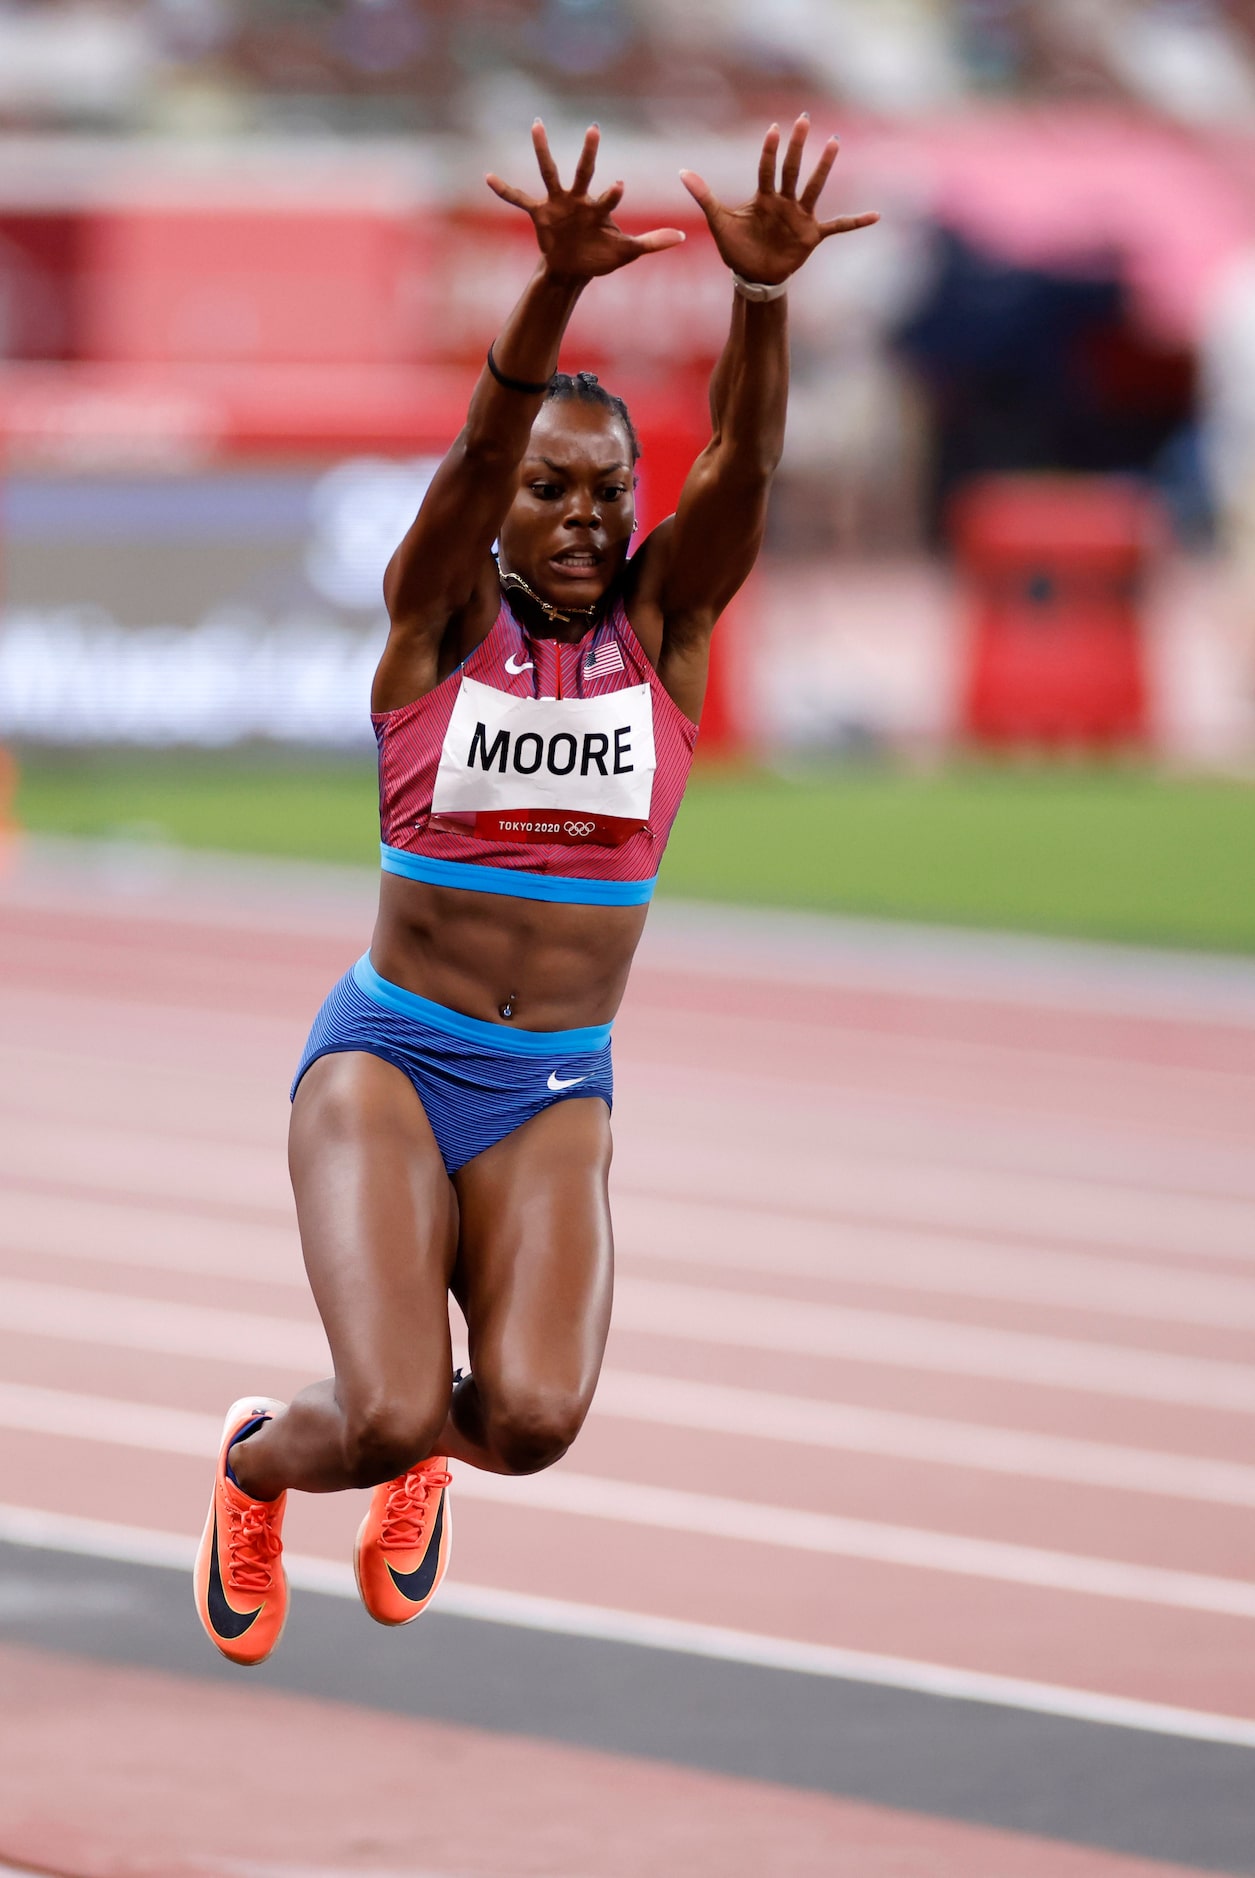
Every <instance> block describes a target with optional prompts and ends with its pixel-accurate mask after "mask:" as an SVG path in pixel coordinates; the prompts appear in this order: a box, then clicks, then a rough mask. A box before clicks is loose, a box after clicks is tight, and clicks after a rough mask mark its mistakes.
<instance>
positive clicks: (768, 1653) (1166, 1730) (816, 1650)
mask: <svg viewBox="0 0 1255 1878" xmlns="http://www.w3.org/2000/svg"><path fill="white" fill-rule="evenodd" d="M0 1542H3V1543H5V1544H8V1545H19V1546H29V1547H33V1548H36V1549H40V1550H46V1551H57V1552H70V1553H76V1554H78V1555H80V1556H82V1557H86V1558H105V1559H115V1560H117V1561H119V1562H120V1563H123V1564H133V1565H151V1566H157V1567H161V1568H164V1569H167V1570H174V1571H190V1570H191V1568H192V1563H193V1561H194V1559H195V1556H196V1543H197V1541H196V1538H195V1536H193V1535H191V1534H184V1533H169V1532H155V1531H152V1530H149V1529H145V1528H141V1527H135V1526H123V1525H116V1524H112V1523H109V1522H107V1521H103V1520H93V1519H81V1518H78V1517H76V1516H74V1515H72V1514H67V1513H46V1512H40V1511H37V1510H35V1509H34V1508H30V1507H23V1506H3V1505H0ZM284 1565H285V1566H286V1568H287V1572H288V1576H289V1578H290V1579H291V1581H292V1583H293V1584H294V1585H296V1586H298V1587H299V1588H300V1589H302V1590H305V1591H310V1592H318V1593H321V1594H323V1595H325V1596H330V1597H342V1598H355V1597H356V1596H357V1586H356V1584H355V1583H354V1580H353V1572H352V1568H351V1567H350V1566H349V1565H347V1564H341V1563H339V1562H338V1561H336V1560H333V1559H322V1558H310V1557H302V1556H300V1555H299V1554H292V1553H288V1554H286V1555H285V1558H284ZM436 1611H437V1615H439V1614H440V1613H441V1612H443V1613H444V1614H445V1615H447V1616H451V1617H466V1618H473V1619H476V1620H478V1621H480V1622H485V1623H496V1624H513V1625H517V1626H519V1627H521V1628H524V1629H528V1630H540V1631H545V1632H548V1633H550V1634H552V1635H557V1636H575V1637H587V1638H592V1639H596V1640H599V1641H603V1642H608V1643H625V1644H631V1645H634V1646H636V1647H638V1648H643V1649H654V1650H673V1651H677V1652H679V1653H681V1654H683V1655H686V1656H700V1657H707V1658H713V1659H715V1660H717V1661H721V1662H732V1663H745V1664H750V1665H752V1666H754V1667H756V1668H761V1669H774V1670H781V1671H785V1672H787V1673H790V1674H795V1675H806V1676H824V1677H831V1678H833V1679H836V1680H839V1681H843V1682H859V1683H865V1684H871V1685H874V1686H876V1687H879V1688H888V1689H903V1690H906V1691H909V1692H911V1693H914V1694H920V1695H931V1696H938V1697H942V1698H944V1699H947V1700H950V1701H960V1702H986V1703H990V1704H992V1705H994V1706H996V1707H1000V1708H1011V1709H1019V1710H1026V1711H1028V1712H1030V1713H1032V1714H1039V1715H1057V1716H1060V1717H1061V1718H1063V1719H1066V1720H1069V1721H1082V1722H1093V1723H1096V1724H1098V1725H1100V1726H1103V1727H1110V1728H1131V1729H1135V1730H1137V1731H1138V1732H1141V1733H1146V1734H1156V1735H1171V1736H1176V1737H1179V1738H1182V1739H1186V1740H1193V1741H1210V1742H1215V1743H1219V1744H1223V1745H1225V1746H1229V1747H1242V1748H1255V1720H1251V1719H1248V1718H1247V1717H1245V1716H1238V1715H1215V1714H1209V1713H1207V1712H1206V1711H1205V1710H1201V1709H1189V1708H1176V1707H1173V1706H1171V1705H1170V1704H1167V1703H1158V1702H1142V1701H1138V1700H1136V1699H1134V1698H1131V1697H1127V1696H1117V1695H1105V1694H1102V1693H1100V1692H1098V1691H1094V1690H1089V1689H1069V1688H1066V1687H1063V1686H1060V1685H1057V1684H1054V1683H1039V1682H1030V1681H1027V1680H1024V1679H1021V1678H1019V1677H1013V1676H998V1675H991V1674H989V1673H988V1672H985V1671H981V1670H969V1669H961V1668H953V1667H950V1666H947V1665H944V1664H939V1663H919V1662H913V1661H911V1660H910V1659H909V1658H906V1657H894V1656H880V1655H875V1654H873V1653H871V1652H869V1651H862V1650H845V1649H840V1648H835V1647H833V1646H831V1645H827V1644H817V1643H804V1642H801V1641H795V1640H793V1639H790V1638H785V1637H769V1636H762V1635H758V1634H755V1633H754V1632H752V1631H742V1630H732V1629H726V1628H723V1627H721V1626H718V1625H714V1624H693V1623H686V1622H683V1621H681V1620H678V1619H676V1618H669V1617H653V1616H649V1615H647V1614H646V1613H644V1612H640V1611H621V1610H612V1609H608V1608H606V1607H604V1606H599V1605H592V1604H575V1603H570V1602H567V1601H565V1600H562V1599H558V1598H543V1597H535V1596H531V1595H529V1594H527V1593H525V1592H519V1591H504V1590H498V1589H496V1588H493V1587H489V1586H487V1585H466V1584H457V1583H449V1582H446V1583H445V1584H444V1585H443V1587H442V1588H441V1592H440V1602H439V1604H438V1606H437V1607H436Z"/></svg>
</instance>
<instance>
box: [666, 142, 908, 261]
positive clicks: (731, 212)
mask: <svg viewBox="0 0 1255 1878" xmlns="http://www.w3.org/2000/svg"><path fill="white" fill-rule="evenodd" d="M810 127H811V123H810V118H809V117H806V116H803V117H799V118H798V120H797V122H796V124H794V126H793V130H792V132H791V133H790V136H789V142H788V145H787V147H786V149H785V153H784V163H783V166H782V168H781V171H780V181H779V184H778V185H777V182H776V156H777V153H778V151H779V148H780V126H779V125H778V124H773V125H772V127H771V129H770V130H769V131H768V132H767V135H766V137H765V138H764V139H763V153H762V156H761V157H760V158H759V162H758V190H757V192H756V194H755V195H754V197H753V199H752V200H751V201H749V202H746V203H743V204H742V206H741V207H740V208H739V209H729V208H725V207H724V205H723V203H722V202H720V201H719V199H718V198H717V197H716V196H715V194H714V192H713V191H712V190H711V188H710V186H709V184H708V183H706V182H704V181H703V180H702V178H701V177H700V176H698V175H697V174H696V172H695V171H693V170H681V171H680V180H681V182H682V183H683V184H684V187H685V188H686V189H687V190H688V192H689V194H690V195H691V196H692V198H693V200H694V201H695V202H696V203H697V205H698V207H699V208H700V209H701V211H702V213H703V215H704V216H705V217H706V220H707V222H708V223H709V225H710V232H711V234H712V235H713V236H714V238H715V246H716V247H717V248H718V250H719V254H720V257H721V259H722V260H723V261H724V262H725V264H726V265H727V266H728V267H730V268H731V269H732V271H733V273H734V274H739V275H740V276H741V279H742V280H760V281H764V282H767V283H768V284H770V285H775V284H776V283H777V282H778V281H782V280H787V279H788V278H789V276H790V274H795V273H796V272H797V270H798V268H799V267H801V265H802V263H803V261H804V260H805V259H806V257H807V255H808V254H811V253H813V252H814V250H815V249H816V248H817V247H818V246H819V244H820V242H821V241H825V240H827V238H828V236H829V235H844V234H847V233H848V232H849V231H850V230H851V229H853V228H870V227H871V225H872V223H873V222H878V221H879V220H880V216H879V214H877V213H876V212H875V211H874V210H873V211H871V212H870V213H868V214H864V215H838V216H837V217H836V218H835V220H833V221H830V222H821V221H820V220H819V218H818V216H817V215H816V213H815V207H816V204H817V203H818V201H819V195H820V191H821V190H822V189H823V186H824V184H825V183H826V182H827V180H828V175H829V172H830V171H831V169H832V166H833V164H834V163H835V162H836V160H837V150H838V147H839V146H838V143H837V139H836V138H835V137H830V138H829V139H828V141H827V143H826V144H825V145H824V147H823V150H822V151H821V152H820V157H819V161H818V163H817V164H816V165H815V168H814V171H813V173H812V175H811V179H810V181H809V182H808V183H807V185H806V187H805V188H804V189H803V191H802V193H801V195H799V194H798V192H797V185H798V178H799V176H800V174H801V169H802V153H803V150H804V148H805V145H806V137H807V133H808V131H809V130H810Z"/></svg>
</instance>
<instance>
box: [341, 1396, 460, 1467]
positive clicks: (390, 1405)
mask: <svg viewBox="0 0 1255 1878" xmlns="http://www.w3.org/2000/svg"><path fill="white" fill-rule="evenodd" d="M447 1413H448V1403H447V1402H444V1401H442V1402H439V1403H437V1402H430V1403H422V1402H406V1401H403V1400H397V1399H393V1400H385V1399H381V1400H378V1401H375V1402H368V1403H362V1404H355V1405H354V1406H352V1407H350V1408H348V1409H346V1411H345V1417H344V1421H345V1427H344V1462H345V1466H346V1468H347V1469H348V1472H349V1474H350V1476H351V1477H352V1481H353V1485H354V1486H356V1487H377V1486H378V1485H379V1484H380V1482H381V1481H385V1480H395V1479H396V1477H397V1475H398V1474H403V1473H405V1472H406V1470H407V1468H410V1467H414V1466H415V1465H417V1463H418V1462H419V1461H425V1460H426V1459H427V1457H428V1455H429V1454H433V1453H434V1452H435V1450H436V1446H437V1443H438V1442H439V1439H440V1435H441V1432H442V1430H443V1428H444V1423H445V1416H446V1414H447Z"/></svg>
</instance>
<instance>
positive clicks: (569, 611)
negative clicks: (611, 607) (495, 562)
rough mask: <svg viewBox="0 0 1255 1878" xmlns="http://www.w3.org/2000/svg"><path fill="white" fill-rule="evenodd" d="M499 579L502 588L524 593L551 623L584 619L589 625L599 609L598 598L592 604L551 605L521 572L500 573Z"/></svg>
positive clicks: (569, 622)
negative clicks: (530, 585) (515, 589)
mask: <svg viewBox="0 0 1255 1878" xmlns="http://www.w3.org/2000/svg"><path fill="white" fill-rule="evenodd" d="M500 579H501V585H502V588H503V589H508V588H511V587H515V588H517V589H518V591H519V592H520V593H523V594H526V596H527V598H528V599H529V600H530V601H531V603H532V605H533V606H536V607H539V608H540V610H541V612H542V613H543V614H544V616H545V618H546V619H547V620H549V621H550V623H551V624H552V622H553V621H554V620H561V621H562V622H563V624H564V625H566V626H570V625H571V624H572V623H573V621H575V620H580V619H584V620H587V621H588V622H589V624H590V625H591V624H592V622H593V620H594V619H595V618H596V617H597V614H598V613H599V612H600V611H601V601H600V600H597V601H595V602H594V603H593V605H592V606H566V607H563V606H551V605H550V604H549V602H548V600H542V599H541V597H540V595H539V594H538V593H536V592H535V591H534V590H533V589H532V588H531V587H529V586H528V584H527V582H526V581H525V580H524V578H523V576H522V575H521V574H515V573H514V572H512V571H511V572H510V573H505V574H502V575H501V576H500Z"/></svg>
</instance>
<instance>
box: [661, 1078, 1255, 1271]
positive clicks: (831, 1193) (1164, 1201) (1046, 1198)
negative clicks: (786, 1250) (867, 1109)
mask: <svg viewBox="0 0 1255 1878" xmlns="http://www.w3.org/2000/svg"><path fill="white" fill-rule="evenodd" d="M708 1080H709V1087H710V1098H709V1100H708V1101H705V1102H703V1103H702V1104H700V1107H699V1112H700V1113H701V1115H702V1117H703V1123H704V1124H705V1128H706V1129H710V1130H713V1129H714V1128H716V1127H717V1126H718V1125H719V1121H720V1116H719V1108H720V1093H719V1090H720V1085H719V1083H718V1081H717V1079H715V1078H713V1077H712V1078H710V1079H708ZM758 1100H759V1101H761V1091H760V1092H759V1096H758ZM691 1106H697V1105H691ZM751 1112H752V1111H751V1109H750V1104H749V1102H748V1101H747V1102H746V1104H745V1105H744V1110H743V1115H742V1114H738V1115H733V1116H729V1117H726V1118H725V1119H724V1124H723V1127H722V1130H721V1132H720V1134H719V1136H718V1138H717V1139H715V1138H714V1136H713V1134H712V1135H708V1134H706V1133H705V1130H704V1131H703V1133H702V1135H701V1137H700V1138H695V1137H694V1133H693V1129H692V1125H691V1122H690V1123H689V1125H688V1127H687V1128H686V1129H685V1131H684V1132H683V1134H681V1135H676V1134H674V1133H673V1134H671V1135H670V1136H668V1135H667V1134H665V1133H663V1132H661V1131H662V1130H663V1129H665V1127H666V1123H667V1121H668V1119H669V1114H668V1113H667V1112H664V1111H663V1110H662V1108H661V1107H660V1106H659V1105H657V1104H656V1105H655V1106H654V1107H653V1108H651V1109H650V1110H649V1111H648V1114H647V1115H645V1116H642V1118H641V1120H640V1121H639V1122H638V1121H636V1118H635V1117H634V1116H633V1117H631V1118H630V1120H629V1123H628V1127H629V1130H630V1133H629V1134H628V1135H627V1137H626V1139H627V1141H628V1143H629V1145H630V1147H631V1149H632V1158H633V1161H634V1162H635V1164H636V1165H639V1166H642V1167H649V1168H650V1170H651V1178H650V1183H649V1184H650V1191H651V1193H652V1194H653V1195H655V1196H657V1197H659V1198H667V1199H670V1198H674V1199H678V1200H692V1199H693V1198H694V1196H695V1194H696V1195H704V1196H709V1197H711V1198H718V1199H720V1200H722V1201H723V1203H724V1204H725V1205H732V1206H735V1205H736V1204H737V1203H738V1201H746V1202H749V1203H751V1204H754V1205H762V1204H770V1203H771V1202H772V1201H773V1200H778V1199H779V1197H780V1196H781V1195H782V1194H787V1195H788V1196H789V1197H790V1199H791V1200H792V1203H793V1204H794V1205H795V1206H800V1207H806V1208H812V1207H813V1208H814V1210H815V1211H816V1212H819V1213H822V1214H827V1215H833V1214H835V1215H837V1216H840V1215H842V1214H845V1215H847V1216H850V1215H852V1216H853V1217H854V1218H855V1219H859V1218H866V1219H871V1220H881V1221H883V1222H884V1223H885V1224H886V1225H890V1226H915V1227H920V1228H923V1229H925V1230H928V1229H933V1230H942V1229H944V1230H948V1231H952V1232H959V1233H965V1232H983V1233H1001V1234H1005V1235H1006V1236H1007V1237H1008V1238H1010V1239H1014V1238H1015V1237H1016V1235H1017V1234H1018V1233H1020V1232H1022V1231H1023V1230H1024V1229H1025V1227H1026V1226H1027V1227H1028V1229H1029V1230H1030V1231H1031V1232H1032V1233H1033V1234H1034V1235H1036V1236H1039V1237H1042V1238H1049V1239H1052V1240H1057V1241H1058V1242H1059V1243H1060V1244H1066V1243H1068V1242H1069V1241H1073V1242H1079V1243H1081V1244H1083V1245H1085V1246H1102V1245H1109V1246H1111V1247H1112V1248H1113V1249H1115V1248H1126V1249H1128V1250H1129V1251H1133V1252H1145V1251H1148V1250H1153V1251H1156V1252H1166V1253H1169V1254H1171V1255H1173V1256H1184V1257H1188V1256H1190V1255H1191V1253H1193V1254H1196V1255H1197V1256H1200V1257H1203V1256H1206V1257H1217V1258H1228V1259H1238V1260H1241V1262H1242V1263H1243V1264H1244V1265H1248V1266H1249V1265H1251V1264H1252V1263H1255V1201H1251V1200H1246V1199H1240V1198H1235V1197H1233V1196H1230V1195H1227V1194H1217V1193H1209V1194H1192V1193H1180V1192H1157V1191H1156V1190H1155V1189H1153V1188H1147V1187H1139V1186H1134V1185H1133V1184H1131V1183H1129V1182H1113V1181H1098V1180H1078V1179H1076V1178H1074V1177H1072V1176H1070V1175H1061V1174H1060V1175H1055V1174H1048V1173H1038V1172H1036V1171H1031V1170H1028V1169H1020V1168H1017V1169H1015V1170H1007V1169H1004V1168H992V1167H974V1166H966V1167H965V1166H962V1165H958V1164H956V1162H954V1161H951V1162H928V1161H921V1160H916V1159H914V1158H912V1157H910V1156H906V1155H897V1154H893V1153H891V1152H881V1153H872V1152H870V1151H864V1152H862V1153H861V1154H860V1155H858V1156H853V1155H847V1154H842V1153H840V1152H838V1151H837V1150H835V1149H834V1148H833V1145H832V1142H831V1140H828V1141H826V1142H824V1143H823V1146H822V1151H820V1144H819V1142H818V1141H817V1140H812V1139H810V1138H808V1137H806V1136H805V1135H801V1134H800V1133H799V1135H798V1136H797V1137H795V1138H793V1139H792V1140H790V1139H789V1138H788V1137H786V1136H785V1135H783V1133H781V1135H780V1138H779V1139H778V1140H777V1139H772V1140H771V1142H770V1148H771V1154H772V1165H773V1168H774V1170H775V1178H774V1179H773V1180H772V1181H771V1182H770V1183H768V1181H767V1180H766V1179H765V1178H764V1176H763V1171H762V1169H763V1160H762V1155H761V1153H760V1154H756V1155H746V1156H744V1157H742V1158H738V1157H736V1156H735V1155H734V1154H730V1153H728V1152H727V1151H726V1149H727V1144H728V1141H729V1139H731V1140H733V1141H735V1139H736V1138H737V1135H738V1133H739V1134H740V1135H741V1137H742V1138H744V1135H745V1133H746V1128H747V1121H748V1116H749V1114H750V1113H751ZM743 1117H744V1119H743ZM656 1131H657V1132H656ZM1183 1248H1185V1250H1184V1251H1183Z"/></svg>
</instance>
